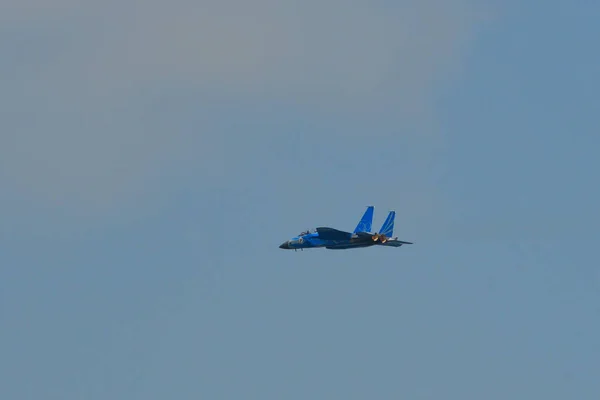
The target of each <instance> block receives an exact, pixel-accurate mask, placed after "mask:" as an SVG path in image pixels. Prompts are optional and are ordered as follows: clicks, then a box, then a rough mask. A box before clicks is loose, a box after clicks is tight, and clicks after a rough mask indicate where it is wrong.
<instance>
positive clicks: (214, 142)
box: [0, 0, 477, 206]
mask: <svg viewBox="0 0 600 400" xmlns="http://www.w3.org/2000/svg"><path fill="white" fill-rule="evenodd" d="M0 11H1V13H2V20H3V21H5V22H7V24H5V28H4V30H3V31H2V32H4V33H5V35H4V39H3V41H2V46H3V48H5V50H6V51H5V52H4V53H6V54H7V55H8V59H10V60H11V61H6V60H5V61H3V62H2V63H0V72H3V73H4V75H5V76H8V77H9V78H10V82H9V83H8V84H7V87H6V88H5V89H6V90H3V91H2V94H0V104H2V105H3V106H4V109H5V110H6V111H7V113H8V115H7V118H6V119H5V123H6V124H7V126H6V129H3V130H4V132H5V133H3V134H2V135H3V138H2V143H0V144H1V146H0V159H1V160H2V161H0V168H2V174H1V175H0V177H4V179H5V180H6V181H7V182H12V185H13V186H12V187H13V188H15V189H17V190H20V191H23V193H29V194H32V195H34V196H37V197H40V198H44V199H53V201H55V202H56V203H57V204H67V205H71V204H85V205H86V206H89V205H90V204H104V205H110V204H118V203H119V202H120V201H122V199H123V196H125V195H126V194H128V193H129V195H128V196H134V195H135V194H139V193H140V192H143V190H145V189H147V188H148V186H147V185H148V184H150V183H149V182H153V179H155V178H154V177H156V176H160V175H161V172H162V174H163V175H168V169H169V168H185V166H186V165H187V166H189V164H185V162H179V163H174V162H175V160H181V159H182V158H183V159H185V160H191V159H192V158H194V156H195V159H196V160H203V159H204V156H206V157H211V159H212V160H213V161H216V160H219V159H221V157H219V156H218V154H219V152H222V151H223V146H222V144H223V143H224V142H223V140H224V139H222V138H220V137H219V135H220V133H222V132H221V131H220V130H219V128H218V127H215V126H210V123H209V122H205V123H203V122H202V121H194V123H192V124H190V126H188V127H186V129H169V122H171V123H172V122H173V121H176V120H177V118H180V117H182V116H183V118H185V116H186V114H181V113H180V114H178V115H177V116H172V117H171V118H172V121H165V120H164V118H168V117H164V116H162V117H161V116H156V115H152V112H151V111H148V108H149V107H150V108H151V106H149V104H152V102H153V101H155V100H157V99H160V98H161V96H163V95H164V93H175V92H176V91H178V90H180V91H183V92H184V93H190V92H192V93H193V92H196V93H201V94H202V96H209V97H210V96H211V95H212V96H225V97H227V98H237V99H241V100H242V101H252V102H260V101H263V100H268V101H275V100H276V99H287V100H290V99H293V100H294V101H300V102H302V103H305V104H316V105H317V106H328V107H332V108H334V109H337V110H338V111H339V110H340V109H342V110H343V109H347V110H351V109H354V110H356V109H369V108H378V107H379V108H381V107H386V106H387V107H389V108H391V109H393V108H395V109H404V110H406V109H408V110H409V111H410V110H411V108H412V110H413V111H423V110H427V109H428V108H427V107H428V100H429V99H430V97H429V96H430V94H429V92H430V90H431V89H432V88H433V87H435V86H436V85H437V83H439V82H441V81H443V80H444V79H445V78H446V77H447V74H451V73H453V72H454V71H455V68H457V67H459V66H460V62H461V60H462V55H463V50H464V47H465V46H466V45H467V44H468V41H469V40H470V34H471V31H472V30H473V27H474V24H476V23H477V18H476V17H477V16H476V15H475V14H474V13H473V11H471V9H470V4H468V3H467V2H466V0H465V1H460V0H459V1H454V2H448V1H443V0H426V1H416V0H415V1H404V2H394V3H393V4H392V3H388V4H386V3H385V2H379V3H373V2H357V3H356V2H355V3H352V4H349V3H347V2H342V1H338V0H318V1H317V0H308V1H303V2H285V3H282V2H276V1H273V0H259V1H254V2H246V1H241V0H234V1H216V0H214V1H200V2H192V1H186V0H175V1H173V2H169V3H167V2H156V1H141V0H139V1H138V0H124V1H119V2H106V3H96V4H95V5H92V4H91V3H81V2H75V1H70V0H62V1H59V2H52V7H50V6H49V5H48V4H47V2H43V1H40V0H24V1H22V2H6V1H4V2H0ZM10 21H12V22H15V23H13V24H10V23H8V22H10ZM348 107H350V108H348ZM205 112H206V113H207V118H208V117H209V115H208V114H210V110H209V111H205ZM189 115H191V114H187V117H189ZM428 116H429V114H428ZM161 118H162V119H161ZM200 119H201V118H200ZM208 119H210V118H208ZM192 125H193V126H192ZM157 126H158V127H157ZM192 132H193V133H192ZM191 146H194V149H195V150H194V151H195V154H194V155H191V154H190V151H189V149H190V147H191ZM221 154H222V153H221ZM201 162H202V161H201ZM205 162H206V163H207V164H209V165H210V161H205ZM206 170H207V172H208V173H213V174H215V173H217V172H216V171H218V168H214V166H213V168H206ZM165 171H167V172H165Z"/></svg>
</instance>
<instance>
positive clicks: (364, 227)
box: [354, 206, 373, 233]
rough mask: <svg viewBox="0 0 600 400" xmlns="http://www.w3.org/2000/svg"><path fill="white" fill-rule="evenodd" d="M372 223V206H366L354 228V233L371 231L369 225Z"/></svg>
mask: <svg viewBox="0 0 600 400" xmlns="http://www.w3.org/2000/svg"><path fill="white" fill-rule="evenodd" d="M372 225H373V206H369V207H367V211H365V213H364V214H363V216H362V218H361V219H360V222H359V223H358V225H356V229H354V233H356V232H371V226H372Z"/></svg>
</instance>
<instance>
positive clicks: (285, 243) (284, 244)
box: [279, 241, 290, 250]
mask: <svg viewBox="0 0 600 400" xmlns="http://www.w3.org/2000/svg"><path fill="white" fill-rule="evenodd" d="M279 248H280V249H286V250H289V248H290V245H289V243H288V242H287V241H286V242H283V243H281V245H280V246H279Z"/></svg>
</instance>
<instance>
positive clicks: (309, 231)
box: [298, 229, 317, 236]
mask: <svg viewBox="0 0 600 400" xmlns="http://www.w3.org/2000/svg"><path fill="white" fill-rule="evenodd" d="M315 232H317V230H316V229H307V230H305V231H303V232H300V234H299V235H298V236H305V235H309V234H311V233H315Z"/></svg>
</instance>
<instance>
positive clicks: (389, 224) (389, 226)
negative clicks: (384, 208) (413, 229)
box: [379, 211, 396, 237]
mask: <svg viewBox="0 0 600 400" xmlns="http://www.w3.org/2000/svg"><path fill="white" fill-rule="evenodd" d="M395 217H396V211H390V213H389V214H388V216H387V218H386V219H385V222H384V223H383V225H382V226H381V229H380V230H379V233H380V234H382V235H385V236H387V237H392V235H393V234H394V218H395Z"/></svg>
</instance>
